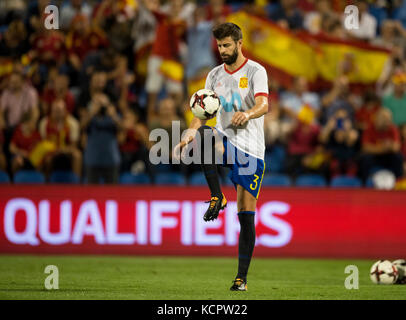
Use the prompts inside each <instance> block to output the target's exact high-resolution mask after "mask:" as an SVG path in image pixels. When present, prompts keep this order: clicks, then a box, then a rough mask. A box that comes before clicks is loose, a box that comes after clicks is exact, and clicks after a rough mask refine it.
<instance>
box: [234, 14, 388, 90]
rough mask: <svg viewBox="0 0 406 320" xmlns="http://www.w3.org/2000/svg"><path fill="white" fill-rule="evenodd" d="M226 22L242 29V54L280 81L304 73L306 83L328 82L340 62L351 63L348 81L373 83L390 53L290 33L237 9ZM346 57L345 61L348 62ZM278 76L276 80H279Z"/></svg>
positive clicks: (353, 42) (337, 73)
mask: <svg viewBox="0 0 406 320" xmlns="http://www.w3.org/2000/svg"><path fill="white" fill-rule="evenodd" d="M228 21H230V22H233V23H235V24H237V25H239V26H240V27H241V29H242V31H243V50H244V54H245V55H246V56H247V57H249V58H251V59H253V60H256V61H258V62H259V63H261V64H262V65H264V67H265V68H267V69H268V71H271V73H272V76H273V77H275V78H277V80H279V81H280V82H281V83H282V84H287V85H289V84H290V81H289V80H288V83H286V78H290V80H291V78H292V77H296V76H304V77H305V78H306V79H308V80H309V82H316V81H319V80H321V81H326V82H331V81H333V80H334V79H336V78H337V77H338V76H339V72H340V71H339V68H338V66H339V65H340V63H343V62H344V63H345V62H348V61H349V62H350V63H351V64H353V66H354V67H353V68H352V70H351V72H350V73H349V74H347V76H348V78H349V80H350V83H354V84H365V85H368V84H372V83H374V82H376V81H377V80H378V78H379V76H380V74H381V72H382V70H383V67H384V65H385V63H386V61H387V60H388V58H389V54H390V52H389V51H388V50H386V49H383V48H378V47H374V46H371V45H369V44H366V43H363V42H358V41H347V40H341V39H335V38H331V37H329V36H326V35H316V36H315V35H311V34H309V33H307V32H304V31H301V32H299V33H293V32H291V31H289V30H285V29H283V28H281V27H280V26H278V25H276V24H274V23H272V22H271V21H269V20H267V19H264V18H263V17H258V16H254V15H251V14H248V13H246V12H243V11H240V12H236V13H233V14H231V15H229V16H228ZM347 60H348V61H347ZM278 78H279V79H278Z"/></svg>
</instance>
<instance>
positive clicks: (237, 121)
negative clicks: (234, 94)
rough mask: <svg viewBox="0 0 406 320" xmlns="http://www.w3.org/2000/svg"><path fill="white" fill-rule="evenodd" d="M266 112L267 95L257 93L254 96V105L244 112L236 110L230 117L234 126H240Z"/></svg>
mask: <svg viewBox="0 0 406 320" xmlns="http://www.w3.org/2000/svg"><path fill="white" fill-rule="evenodd" d="M267 112H268V97H267V96H264V95H259V96H257V97H255V106H254V107H253V108H251V109H250V110H248V111H245V112H240V111H238V112H236V113H234V115H233V118H232V119H231V124H233V125H234V126H242V125H244V124H245V123H246V122H248V121H249V120H251V119H256V118H259V117H262V116H263V115H264V114H266V113H267Z"/></svg>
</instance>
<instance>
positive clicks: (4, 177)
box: [0, 171, 10, 183]
mask: <svg viewBox="0 0 406 320" xmlns="http://www.w3.org/2000/svg"><path fill="white" fill-rule="evenodd" d="M9 182H10V177H9V176H8V174H7V172H4V171H0V183H9Z"/></svg>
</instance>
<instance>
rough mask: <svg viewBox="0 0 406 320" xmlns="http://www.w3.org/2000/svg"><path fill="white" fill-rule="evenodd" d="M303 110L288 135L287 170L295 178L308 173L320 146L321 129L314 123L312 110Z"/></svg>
mask: <svg viewBox="0 0 406 320" xmlns="http://www.w3.org/2000/svg"><path fill="white" fill-rule="evenodd" d="M303 110H304V111H302V112H300V113H299V115H298V117H297V119H296V120H295V122H294V124H293V126H292V127H291V129H290V130H289V133H288V146H287V153H288V156H287V159H286V170H287V172H289V173H292V176H293V177H295V176H296V175H298V174H301V173H305V172H306V171H308V165H307V163H308V162H309V159H310V158H309V157H310V156H311V155H312V154H313V153H314V152H316V151H317V149H318V146H319V134H320V127H319V126H318V125H317V124H315V123H314V122H313V119H314V114H313V113H312V111H311V108H310V107H308V106H304V107H303ZM305 110H307V112H306V111H305ZM309 115H310V116H309ZM312 118H313V119H312Z"/></svg>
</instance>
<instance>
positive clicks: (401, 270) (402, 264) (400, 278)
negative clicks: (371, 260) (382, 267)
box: [392, 259, 406, 283]
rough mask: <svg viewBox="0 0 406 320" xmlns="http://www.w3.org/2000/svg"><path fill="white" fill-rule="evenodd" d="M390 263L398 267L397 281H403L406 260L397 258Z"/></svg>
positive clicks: (405, 275) (405, 274)
mask: <svg viewBox="0 0 406 320" xmlns="http://www.w3.org/2000/svg"><path fill="white" fill-rule="evenodd" d="M392 264H393V265H394V266H395V267H396V268H397V269H398V273H399V276H398V283H405V280H406V260H405V259H398V260H395V261H392Z"/></svg>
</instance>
